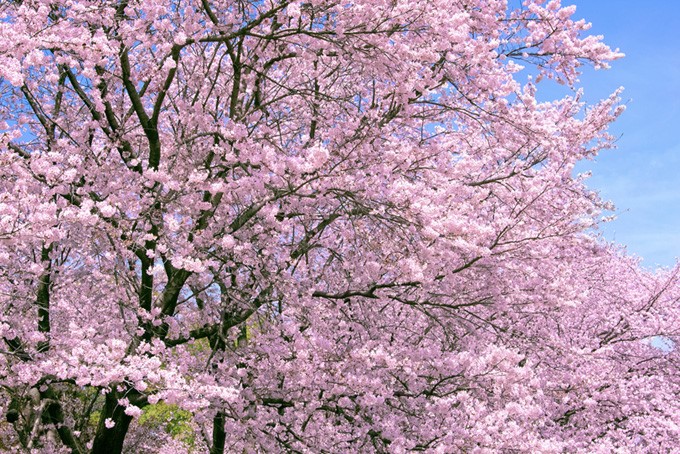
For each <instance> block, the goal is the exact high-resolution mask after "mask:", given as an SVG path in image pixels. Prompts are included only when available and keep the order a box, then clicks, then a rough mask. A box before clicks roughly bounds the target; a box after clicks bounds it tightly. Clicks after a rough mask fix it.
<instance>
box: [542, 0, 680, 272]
mask: <svg viewBox="0 0 680 454" xmlns="http://www.w3.org/2000/svg"><path fill="white" fill-rule="evenodd" d="M562 3H563V5H569V4H575V5H576V7H577V10H576V14H575V18H577V19H580V18H584V19H586V20H587V21H588V22H592V24H593V27H592V29H591V30H590V32H591V33H592V34H596V35H604V37H605V42H606V43H607V44H608V45H609V46H610V47H612V48H617V47H618V48H620V49H621V51H622V52H624V53H625V54H626V57H625V58H624V59H622V60H618V61H615V62H614V63H613V64H612V68H611V69H609V70H606V71H594V70H588V71H586V72H585V73H584V75H583V76H582V77H581V86H582V87H583V88H584V90H585V99H586V101H589V102H595V101H597V100H598V99H600V98H603V97H605V96H607V95H608V94H609V93H611V92H613V91H614V90H616V88H617V87H619V86H623V87H624V88H625V91H624V92H623V95H622V99H623V101H624V103H625V104H626V106H627V110H626V112H624V113H623V115H622V116H621V117H620V118H619V120H618V121H617V122H616V123H615V124H614V125H613V127H612V128H611V129H610V131H611V132H612V133H613V134H614V135H615V136H617V137H619V139H618V141H617V147H618V148H617V149H616V150H609V151H604V152H603V153H602V154H601V155H600V156H598V158H597V159H596V160H595V161H594V162H585V163H582V164H581V165H579V171H584V170H592V172H593V176H592V178H590V179H589V181H588V185H589V186H590V187H591V188H593V189H596V190H598V191H599V192H600V194H601V195H602V197H603V198H604V199H606V200H611V201H612V202H614V204H615V205H616V207H617V213H616V214H617V216H618V218H617V219H616V220H615V221H612V222H611V223H609V224H606V225H604V226H603V228H602V232H603V234H604V236H605V238H606V239H607V240H610V241H615V242H617V243H620V244H623V245H625V246H626V248H627V250H628V252H629V253H630V254H632V255H636V256H639V257H641V258H642V259H643V262H642V263H643V265H644V266H646V267H650V268H651V267H656V266H672V265H673V264H674V263H675V261H676V258H677V257H680V2H676V1H675V0H648V1H640V0H571V1H570V0H563V2H562ZM539 90H540V88H539Z"/></svg>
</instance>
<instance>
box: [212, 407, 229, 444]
mask: <svg viewBox="0 0 680 454" xmlns="http://www.w3.org/2000/svg"><path fill="white" fill-rule="evenodd" d="M225 439H226V434H225V433H224V413H222V412H221V411H220V412H217V414H216V415H215V417H214V418H213V436H212V448H210V454H224V440H225Z"/></svg>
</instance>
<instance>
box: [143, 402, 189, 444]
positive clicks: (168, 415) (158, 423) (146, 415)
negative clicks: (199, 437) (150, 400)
mask: <svg viewBox="0 0 680 454" xmlns="http://www.w3.org/2000/svg"><path fill="white" fill-rule="evenodd" d="M191 422H192V415H191V412H189V411H187V410H182V409H181V408H179V407H178V406H177V405H173V404H167V403H165V402H162V401H161V402H158V403H156V404H153V405H148V406H146V407H145V408H144V411H143V413H142V415H141V416H140V417H139V420H138V421H137V423H138V424H139V426H140V428H142V429H146V430H151V431H154V430H160V429H162V430H164V431H165V433H167V434H169V435H170V436H171V437H173V438H175V439H178V440H180V441H182V442H183V443H184V444H186V445H187V446H188V447H189V448H192V447H193V446H194V443H195V435H194V429H193V427H192V424H191Z"/></svg>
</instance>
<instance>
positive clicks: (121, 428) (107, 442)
mask: <svg viewBox="0 0 680 454" xmlns="http://www.w3.org/2000/svg"><path fill="white" fill-rule="evenodd" d="M109 418H110V419H111V420H112V421H113V422H114V423H115V425H114V426H113V427H111V428H107V427H106V420H107V419H109ZM131 421H132V416H128V415H126V414H125V408H124V407H123V406H122V405H120V404H119V403H118V395H117V393H116V392H114V391H111V392H110V393H108V394H107V395H106V401H105V402H104V408H103V409H102V414H101V418H100V419H99V424H98V425H97V434H96V435H95V437H94V443H93V445H92V451H91V453H92V454H120V453H121V452H122V451H123V442H124V441H125V436H126V435H127V431H128V428H129V427H130V422H131Z"/></svg>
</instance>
